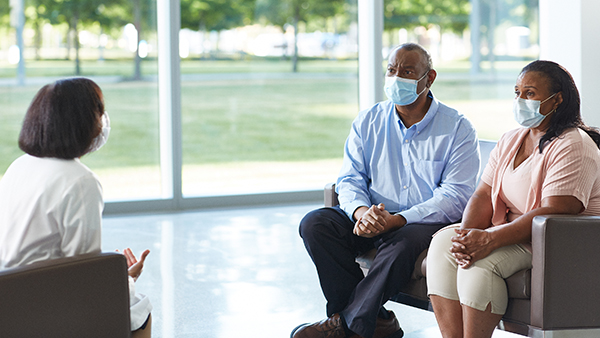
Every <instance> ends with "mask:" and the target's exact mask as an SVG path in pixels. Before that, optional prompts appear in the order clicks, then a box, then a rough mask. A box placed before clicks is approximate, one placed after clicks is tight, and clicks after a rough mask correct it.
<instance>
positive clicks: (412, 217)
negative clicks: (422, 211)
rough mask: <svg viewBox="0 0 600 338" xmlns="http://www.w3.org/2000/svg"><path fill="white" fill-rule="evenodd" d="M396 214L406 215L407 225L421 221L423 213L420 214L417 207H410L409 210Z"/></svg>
mask: <svg viewBox="0 0 600 338" xmlns="http://www.w3.org/2000/svg"><path fill="white" fill-rule="evenodd" d="M396 215H400V216H402V217H404V219H405V220H406V225H409V224H412V223H419V221H420V220H421V215H419V212H418V211H417V210H415V208H410V209H408V210H404V211H400V212H397V213H396Z"/></svg>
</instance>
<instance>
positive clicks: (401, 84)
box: [383, 72, 429, 106]
mask: <svg viewBox="0 0 600 338" xmlns="http://www.w3.org/2000/svg"><path fill="white" fill-rule="evenodd" d="M427 74H429V72H427V73H425V75H423V76H422V77H421V78H420V79H418V80H411V79H405V78H401V77H398V76H389V77H386V78H385V86H384V87H383V89H384V90H385V95H387V97H388V98H389V99H390V100H392V102H394V103H395V104H397V105H399V106H408V105H409V104H412V103H414V102H415V101H416V100H417V98H418V97H419V95H421V94H423V92H424V91H425V90H427V86H425V88H423V90H422V91H421V92H420V93H417V84H418V83H419V81H421V80H423V78H424V77H425V76H427Z"/></svg>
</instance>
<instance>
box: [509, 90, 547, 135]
mask: <svg viewBox="0 0 600 338" xmlns="http://www.w3.org/2000/svg"><path fill="white" fill-rule="evenodd" d="M554 95H556V93H554V94H552V95H551V96H550V97H549V98H547V99H545V100H544V101H541V102H540V101H537V100H525V99H522V98H520V97H518V98H516V99H515V101H514V102H513V114H514V117H515V121H517V123H519V124H520V125H521V126H523V127H525V128H536V127H538V126H539V125H540V124H541V123H542V121H543V120H544V119H545V118H546V116H548V115H550V114H551V113H552V112H550V114H547V115H542V114H540V106H541V105H542V103H544V102H546V101H548V100H550V99H551V98H552V97H554Z"/></svg>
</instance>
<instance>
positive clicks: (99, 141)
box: [88, 112, 110, 153]
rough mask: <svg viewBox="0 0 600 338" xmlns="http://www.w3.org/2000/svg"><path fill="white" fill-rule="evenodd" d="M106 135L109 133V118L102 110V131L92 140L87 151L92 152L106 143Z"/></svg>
mask: <svg viewBox="0 0 600 338" xmlns="http://www.w3.org/2000/svg"><path fill="white" fill-rule="evenodd" d="M108 135H110V118H108V113H107V112H104V114H102V131H101V132H100V134H98V136H96V138H94V139H93V140H92V144H91V145H90V150H89V151H88V153H92V152H94V151H96V150H98V149H100V148H102V146H103V145H104V144H106V141H108Z"/></svg>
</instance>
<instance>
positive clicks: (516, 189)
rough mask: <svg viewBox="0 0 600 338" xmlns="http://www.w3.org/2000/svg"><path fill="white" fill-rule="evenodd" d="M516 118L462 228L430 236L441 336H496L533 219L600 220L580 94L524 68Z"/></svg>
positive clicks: (592, 148) (551, 71)
mask: <svg viewBox="0 0 600 338" xmlns="http://www.w3.org/2000/svg"><path fill="white" fill-rule="evenodd" d="M515 94H516V98H515V102H514V104H513V112H514V115H515V119H516V120H517V122H519V124H520V125H521V126H522V127H523V128H518V129H516V130H513V131H510V132H508V133H506V134H504V135H503V136H502V138H501V139H500V141H499V142H498V144H497V146H496V148H495V149H494V150H493V151H492V153H491V155H490V160H489V162H488V164H487V166H486V168H485V170H484V173H483V176H482V178H481V182H480V183H479V186H478V187H477V189H476V191H475V193H474V194H473V196H472V197H471V199H470V200H469V203H468V204H467V207H466V209H465V211H464V214H463V222H462V224H460V225H455V226H449V227H446V228H444V229H442V230H440V231H439V232H438V233H437V234H436V235H434V238H433V241H432V242H431V246H430V249H429V253H428V258H427V286H428V293H429V295H430V298H431V303H432V305H433V310H434V312H435V316H436V319H437V321H438V324H439V327H440V330H441V332H442V336H443V337H444V338H450V337H491V336H492V333H493V331H494V328H495V327H496V326H497V325H498V323H499V321H500V319H501V318H502V315H503V314H504V312H505V311H506V306H507V302H508V295H507V290H506V284H505V282H504V278H507V277H509V276H510V275H512V274H513V273H515V272H517V271H519V270H522V269H525V268H530V267H531V246H530V242H531V221H532V219H533V218H534V217H535V216H538V215H547V214H572V215H574V214H582V215H600V175H599V170H600V151H599V150H598V148H599V147H600V134H599V133H598V131H597V130H596V129H594V128H590V127H588V126H586V125H585V124H584V123H583V121H582V120H581V114H580V99H579V92H578V90H577V88H576V86H575V82H574V81H573V78H572V77H571V75H570V74H569V72H567V70H565V69H564V68H563V67H561V66H560V65H558V64H556V63H554V62H550V61H534V62H532V63H530V64H529V65H527V66H526V67H525V68H523V70H522V71H521V74H520V75H519V77H518V78H517V83H516V86H515Z"/></svg>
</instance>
